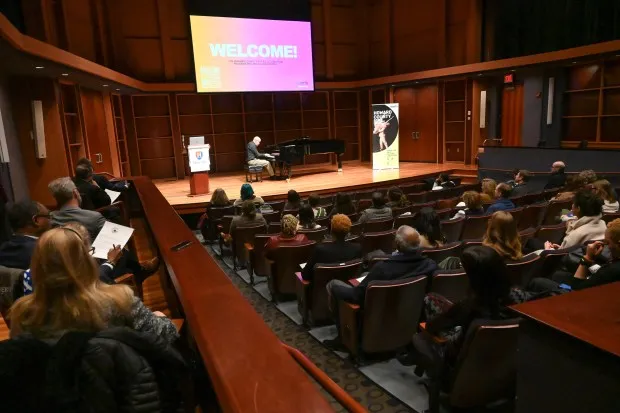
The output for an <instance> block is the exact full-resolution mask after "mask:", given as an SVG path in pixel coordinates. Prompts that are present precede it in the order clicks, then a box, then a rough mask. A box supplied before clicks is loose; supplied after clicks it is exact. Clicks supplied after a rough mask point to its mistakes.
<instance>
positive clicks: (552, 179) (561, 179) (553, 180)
mask: <svg viewBox="0 0 620 413" xmlns="http://www.w3.org/2000/svg"><path fill="white" fill-rule="evenodd" d="M565 169H566V165H565V164H564V162H562V161H555V162H554V163H553V165H551V175H550V176H549V180H548V181H547V184H546V185H545V189H554V188H561V187H563V186H564V185H566V174H565V173H564V170H565Z"/></svg>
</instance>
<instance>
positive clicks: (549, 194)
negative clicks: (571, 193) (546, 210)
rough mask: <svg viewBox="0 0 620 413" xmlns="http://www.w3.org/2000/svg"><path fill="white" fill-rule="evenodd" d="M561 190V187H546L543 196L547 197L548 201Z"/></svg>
mask: <svg viewBox="0 0 620 413" xmlns="http://www.w3.org/2000/svg"><path fill="white" fill-rule="evenodd" d="M559 192H560V188H553V189H545V190H544V191H543V196H544V197H545V200H546V201H550V200H551V198H553V197H555V196H556V195H557V194H558V193H559Z"/></svg>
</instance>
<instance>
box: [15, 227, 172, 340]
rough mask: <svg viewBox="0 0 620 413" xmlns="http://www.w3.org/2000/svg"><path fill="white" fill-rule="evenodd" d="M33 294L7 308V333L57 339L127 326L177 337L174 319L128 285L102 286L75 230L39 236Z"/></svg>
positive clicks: (87, 251)
mask: <svg viewBox="0 0 620 413" xmlns="http://www.w3.org/2000/svg"><path fill="white" fill-rule="evenodd" d="M31 272H32V280H33V282H34V285H33V287H34V292H33V293H32V294H30V295H27V296H25V297H22V298H20V299H19V300H17V301H16V302H15V304H13V306H12V307H11V310H10V313H9V314H10V315H9V317H10V320H11V337H16V336H18V335H20V334H23V333H29V334H32V335H33V336H34V337H35V338H40V339H45V338H52V339H53V338H59V337H60V336H62V335H63V334H64V333H66V332H68V331H76V330H77V331H84V332H98V331H101V330H105V329H107V328H110V327H117V326H118V327H122V326H126V327H130V328H133V329H134V330H137V331H141V332H150V333H153V334H156V335H158V336H160V337H162V338H163V339H165V340H167V341H168V342H173V341H175V340H176V339H177V338H178V333H177V331H176V328H175V327H174V325H173V324H172V322H171V321H170V320H169V319H167V318H166V317H165V316H164V314H162V313H160V312H155V313H153V312H151V311H150V310H149V309H148V308H146V307H145V306H144V304H143V303H142V301H140V299H138V298H137V297H135V296H134V295H133V292H132V291H131V289H130V288H129V287H128V286H126V285H121V284H117V285H106V284H104V283H102V282H101V281H100V280H99V269H98V266H97V263H96V262H95V260H94V258H93V257H92V256H91V255H90V251H89V249H88V248H87V246H86V243H85V242H84V240H82V239H81V238H80V236H79V234H78V233H77V232H76V231H73V230H69V229H66V228H55V229H52V230H49V231H47V232H46V233H45V234H43V235H42V236H41V238H40V239H39V242H38V243H37V246H36V248H35V250H34V255H33V257H32V266H31Z"/></svg>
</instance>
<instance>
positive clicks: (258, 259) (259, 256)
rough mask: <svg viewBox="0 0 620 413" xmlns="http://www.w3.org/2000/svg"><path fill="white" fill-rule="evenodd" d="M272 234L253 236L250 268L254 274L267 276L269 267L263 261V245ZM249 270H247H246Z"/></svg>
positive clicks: (265, 261)
mask: <svg viewBox="0 0 620 413" xmlns="http://www.w3.org/2000/svg"><path fill="white" fill-rule="evenodd" d="M272 235H273V234H255V235H254V253H253V254H252V256H253V260H252V268H251V270H253V271H254V274H256V275H258V276H261V277H266V276H267V275H268V274H269V265H267V260H265V244H267V241H269V238H270V237H271V236H272ZM248 270H249V268H248Z"/></svg>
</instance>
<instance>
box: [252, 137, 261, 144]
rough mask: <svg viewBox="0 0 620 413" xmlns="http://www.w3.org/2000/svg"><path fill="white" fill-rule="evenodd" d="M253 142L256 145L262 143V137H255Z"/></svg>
mask: <svg viewBox="0 0 620 413" xmlns="http://www.w3.org/2000/svg"><path fill="white" fill-rule="evenodd" d="M252 140H253V141H254V143H258V142H260V141H261V139H260V136H255V137H254V139H252Z"/></svg>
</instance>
